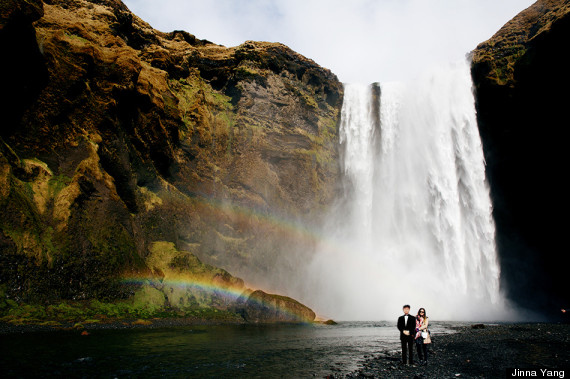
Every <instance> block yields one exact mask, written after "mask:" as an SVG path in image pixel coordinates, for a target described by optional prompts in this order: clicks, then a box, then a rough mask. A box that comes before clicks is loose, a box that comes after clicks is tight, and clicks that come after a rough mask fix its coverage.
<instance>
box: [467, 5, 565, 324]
mask: <svg viewBox="0 0 570 379" xmlns="http://www.w3.org/2000/svg"><path fill="white" fill-rule="evenodd" d="M569 56H570V2H569V1H554V0H539V1H537V2H536V3H535V4H534V5H532V6H531V7H529V8H528V9H526V10H525V11H523V12H521V13H520V14H519V15H517V16H516V17H515V18H514V19H512V20H511V21H510V22H508V23H507V24H506V25H505V26H504V27H503V28H502V29H501V30H500V31H498V32H497V33H496V34H495V35H494V36H493V37H492V38H491V39H489V40H488V41H486V42H484V43H482V44H480V45H479V46H478V47H477V49H476V50H475V51H474V52H473V66H472V76H473V80H474V84H475V89H476V100H477V111H478V121H479V128H480V134H481V137H482V141H483V147H484V153H485V158H486V162H487V177H488V180H489V183H490V186H491V195H492V198H493V204H494V210H493V212H494V217H495V220H496V224H497V243H498V249H499V255H500V262H501V266H502V285H503V288H504V289H505V290H506V293H507V295H508V296H509V297H510V298H511V299H513V300H515V301H516V302H518V303H519V305H521V306H524V307H528V308H532V309H534V310H538V311H539V312H543V313H546V314H550V315H552V314H555V313H556V311H557V310H558V309H559V308H560V307H561V306H563V305H564V304H568V303H569V302H570V297H569V296H568V291H566V289H565V287H566V282H567V280H566V277H567V273H566V271H567V267H568V266H569V264H570V261H569V258H568V255H567V254H566V253H565V251H566V245H567V241H566V225H567V222H566V221H565V217H566V216H567V215H568V211H569V207H568V194H567V190H566V187H565V185H564V184H563V182H564V177H565V176H566V173H567V171H568V168H567V162H568V157H567V146H566V145H567V138H568V131H567V126H568V114H567V108H568V104H569V103H570V96H569V95H568V88H570V71H569V70H568V67H569V63H570V62H569V60H568V57H569Z"/></svg>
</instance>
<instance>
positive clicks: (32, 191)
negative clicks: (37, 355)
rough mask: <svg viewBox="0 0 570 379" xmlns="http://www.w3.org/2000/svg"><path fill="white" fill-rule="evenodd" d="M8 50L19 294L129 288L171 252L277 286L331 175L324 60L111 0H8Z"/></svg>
mask: <svg viewBox="0 0 570 379" xmlns="http://www.w3.org/2000/svg"><path fill="white" fill-rule="evenodd" d="M0 49H2V55H3V59H2V60H1V62H0V75H1V77H2V78H1V80H2V83H3V84H2V92H3V94H4V96H3V100H2V101H1V102H0V114H1V115H2V116H1V117H2V121H1V123H2V127H1V131H0V133H1V135H0V137H1V140H0V282H1V284H4V285H5V293H6V294H7V296H8V297H9V298H10V299H13V300H16V301H27V302H38V301H42V302H50V301H56V300H58V299H68V300H73V301H79V300H88V299H99V300H109V301H116V300H117V299H129V298H132V295H133V293H134V292H135V291H137V288H139V287H137V286H134V287H133V286H130V285H124V283H122V282H121V279H122V278H125V277H148V278H153V279H152V280H155V279H156V280H159V279H161V278H162V275H173V273H172V272H170V271H168V270H170V268H169V267H171V266H168V265H167V266H164V265H165V264H166V263H165V262H166V261H168V260H169V259H170V260H173V259H174V260H176V261H177V262H182V261H184V262H186V263H188V264H189V266H188V267H186V271H188V272H189V273H190V274H189V275H190V276H192V275H193V274H192V272H193V270H194V269H196V268H197V267H198V266H199V265H198V264H190V263H191V262H195V260H198V262H200V261H202V262H204V264H207V265H208V267H210V268H211V269H208V270H206V271H208V272H210V271H212V270H214V271H215V267H214V266H222V267H225V268H227V269H229V270H231V271H232V272H234V273H235V274H237V275H240V276H246V279H247V280H248V281H249V282H251V283H255V284H257V285H261V286H264V285H267V286H272V288H281V287H282V284H283V283H282V282H281V276H279V275H277V273H283V275H284V276H287V275H289V274H290V273H291V272H292V267H293V266H292V262H294V261H295V260H296V259H299V255H298V254H299V253H298V252H302V251H305V250H307V245H306V243H309V244H310V242H311V241H310V240H309V241H307V240H306V239H300V238H296V237H299V236H302V235H303V233H302V230H303V228H304V227H307V226H310V225H312V224H314V223H318V222H319V219H320V217H322V216H323V215H324V213H325V212H324V211H325V210H326V209H327V207H328V206H329V205H330V204H331V201H332V199H333V197H334V195H335V191H336V183H337V179H338V176H339V166H338V160H337V138H338V131H337V122H338V117H339V111H340V107H341V102H342V85H341V84H340V83H339V82H338V80H337V78H336V77H335V76H334V75H333V74H332V73H331V72H330V71H328V70H326V69H324V68H322V67H320V66H318V65H317V64H315V63H314V62H313V61H311V60H309V59H307V58H305V57H303V56H301V55H299V54H297V53H295V52H293V51H292V50H290V49H289V48H287V47H286V46H284V45H281V44H278V43H266V42H246V43H244V44H242V45H240V46H237V47H232V48H227V47H224V46H220V45H216V44H213V43H211V42H208V41H205V40H199V39H197V38H196V37H194V36H193V35H191V34H189V33H187V32H183V31H174V32H171V33H163V32H159V31H156V30H154V29H152V28H151V27H150V26H149V25H148V24H146V23H145V22H143V21H142V20H140V19H139V18H138V17H136V16H135V15H133V14H132V13H130V12H129V10H128V9H127V8H126V6H125V5H124V4H122V3H121V2H120V1H118V0H89V1H88V0H79V1H69V0H49V1H47V0H46V1H44V2H42V1H39V0H26V1H16V0H7V1H3V2H2V5H1V6H0ZM283 225H289V226H291V225H293V227H284V226H283ZM295 230H300V231H298V232H297V231H295ZM296 233H299V234H296ZM285 241H286V243H284V242H285ZM157 243H158V244H159V245H157ZM168 243H170V244H171V245H168V246H170V247H168V248H165V246H167V245H164V244H168ZM160 244H162V245H160ZM156 246H162V247H163V248H165V249H166V251H170V252H173V251H177V252H180V251H185V252H186V253H184V254H182V253H176V254H175V253H172V254H171V255H168V254H166V253H164V254H166V255H168V257H166V256H163V258H164V261H163V262H162V263H161V262H158V261H156V259H157V258H156V257H157V253H156V251H155V252H154V253H153V248H154V249H156ZM163 250H164V249H163ZM164 254H163V255H164ZM177 254H178V255H177ZM180 254H182V255H180ZM158 255H159V256H161V255H160V254H158ZM175 255H176V256H175ZM189 262H190V263H189ZM200 264H202V263H200ZM209 265H213V266H209ZM200 267H201V266H200ZM167 272H170V274H167ZM212 272H213V271H212ZM224 272H225V271H224ZM219 274H220V273H219ZM220 275H221V277H222V279H219V280H222V281H229V282H228V283H230V282H231V283H233V284H231V285H232V286H233V285H235V284H236V283H241V285H242V286H243V283H242V282H240V280H238V279H236V278H234V277H233V276H231V275H229V274H228V273H227V272H226V273H225V274H220ZM212 280H213V279H212ZM153 283H154V282H153ZM224 283H225V282H224ZM155 284H156V283H154V284H153V286H151V287H150V288H154V289H156V290H158V291H161V290H159V289H157V286H156V285H155ZM151 292H152V291H151ZM195 295H196V294H185V295H183V296H181V297H178V298H177V301H179V300H180V299H181V298H182V299H183V302H187V303H188V304H194V303H192V302H193V301H194V300H195V299H196V296H195ZM192 299H194V300H192ZM167 303H168V304H170V305H173V304H172V303H171V302H169V301H167ZM213 303H215V301H213ZM213 303H212V304H213ZM185 304H186V303H185ZM179 305H180V304H179ZM184 306H185V305H184Z"/></svg>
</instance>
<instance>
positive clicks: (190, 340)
mask: <svg viewBox="0 0 570 379" xmlns="http://www.w3.org/2000/svg"><path fill="white" fill-rule="evenodd" d="M455 324H457V323H454V324H450V323H439V324H438V323H434V324H433V325H434V326H433V328H432V332H433V335H434V336H437V335H438V334H441V333H450V332H452V330H451V329H450V328H451V327H452V326H454V325H455ZM398 338H399V332H398V331H397V329H396V328H395V323H387V322H342V323H339V325H335V326H327V325H263V326H254V325H223V326H191V327H190V326H188V327H172V328H163V329H127V330H92V331H90V335H89V336H81V335H79V332H77V331H74V332H35V333H24V334H7V335H2V336H0V339H1V341H2V343H0V367H2V376H3V377H6V376H10V377H22V376H26V377H32V376H33V377H109V378H121V377H159V376H160V377H170V378H188V377H200V378H202V377H204V378H208V377H212V378H214V377H217V378H219V377H228V378H229V377H231V378H236V377H244V378H245V377H247V378H252V377H259V378H261V377H263V378H268V377H271V378H306V377H313V376H317V377H323V376H325V375H327V374H330V373H333V372H334V373H335V374H345V373H349V372H352V371H354V370H356V369H358V367H359V364H361V363H362V362H363V361H364V359H365V358H366V357H367V356H371V355H374V354H377V353H379V352H381V351H393V350H397V349H399V341H398ZM5 375H6V376H5Z"/></svg>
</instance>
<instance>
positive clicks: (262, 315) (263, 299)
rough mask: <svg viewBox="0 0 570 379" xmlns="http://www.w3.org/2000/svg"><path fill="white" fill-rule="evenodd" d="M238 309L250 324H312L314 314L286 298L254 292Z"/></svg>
mask: <svg viewBox="0 0 570 379" xmlns="http://www.w3.org/2000/svg"><path fill="white" fill-rule="evenodd" d="M241 302H242V303H243V305H242V306H239V307H238V310H239V312H240V313H241V314H242V316H243V318H244V319H245V320H246V321H248V322H252V323H274V322H312V321H314V320H315V317H316V316H315V312H313V311H312V310H311V309H309V308H307V307H306V306H304V305H303V304H301V303H299V302H298V301H296V300H294V299H291V298H290V297H286V296H279V295H272V294H267V293H265V292H263V291H259V290H258V291H254V292H253V293H251V294H249V296H247V297H246V298H244V299H242V301H241Z"/></svg>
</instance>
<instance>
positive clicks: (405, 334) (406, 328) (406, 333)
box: [398, 304, 416, 365]
mask: <svg viewBox="0 0 570 379" xmlns="http://www.w3.org/2000/svg"><path fill="white" fill-rule="evenodd" d="M409 313H410V306H409V305H408V304H406V305H404V315H403V316H400V317H399V318H398V330H399V331H400V341H401V342H402V362H403V363H404V364H406V358H407V356H408V352H409V354H410V359H409V364H411V365H413V364H414V349H413V347H414V337H415V335H416V318H415V317H414V316H412V315H410V314H409Z"/></svg>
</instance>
